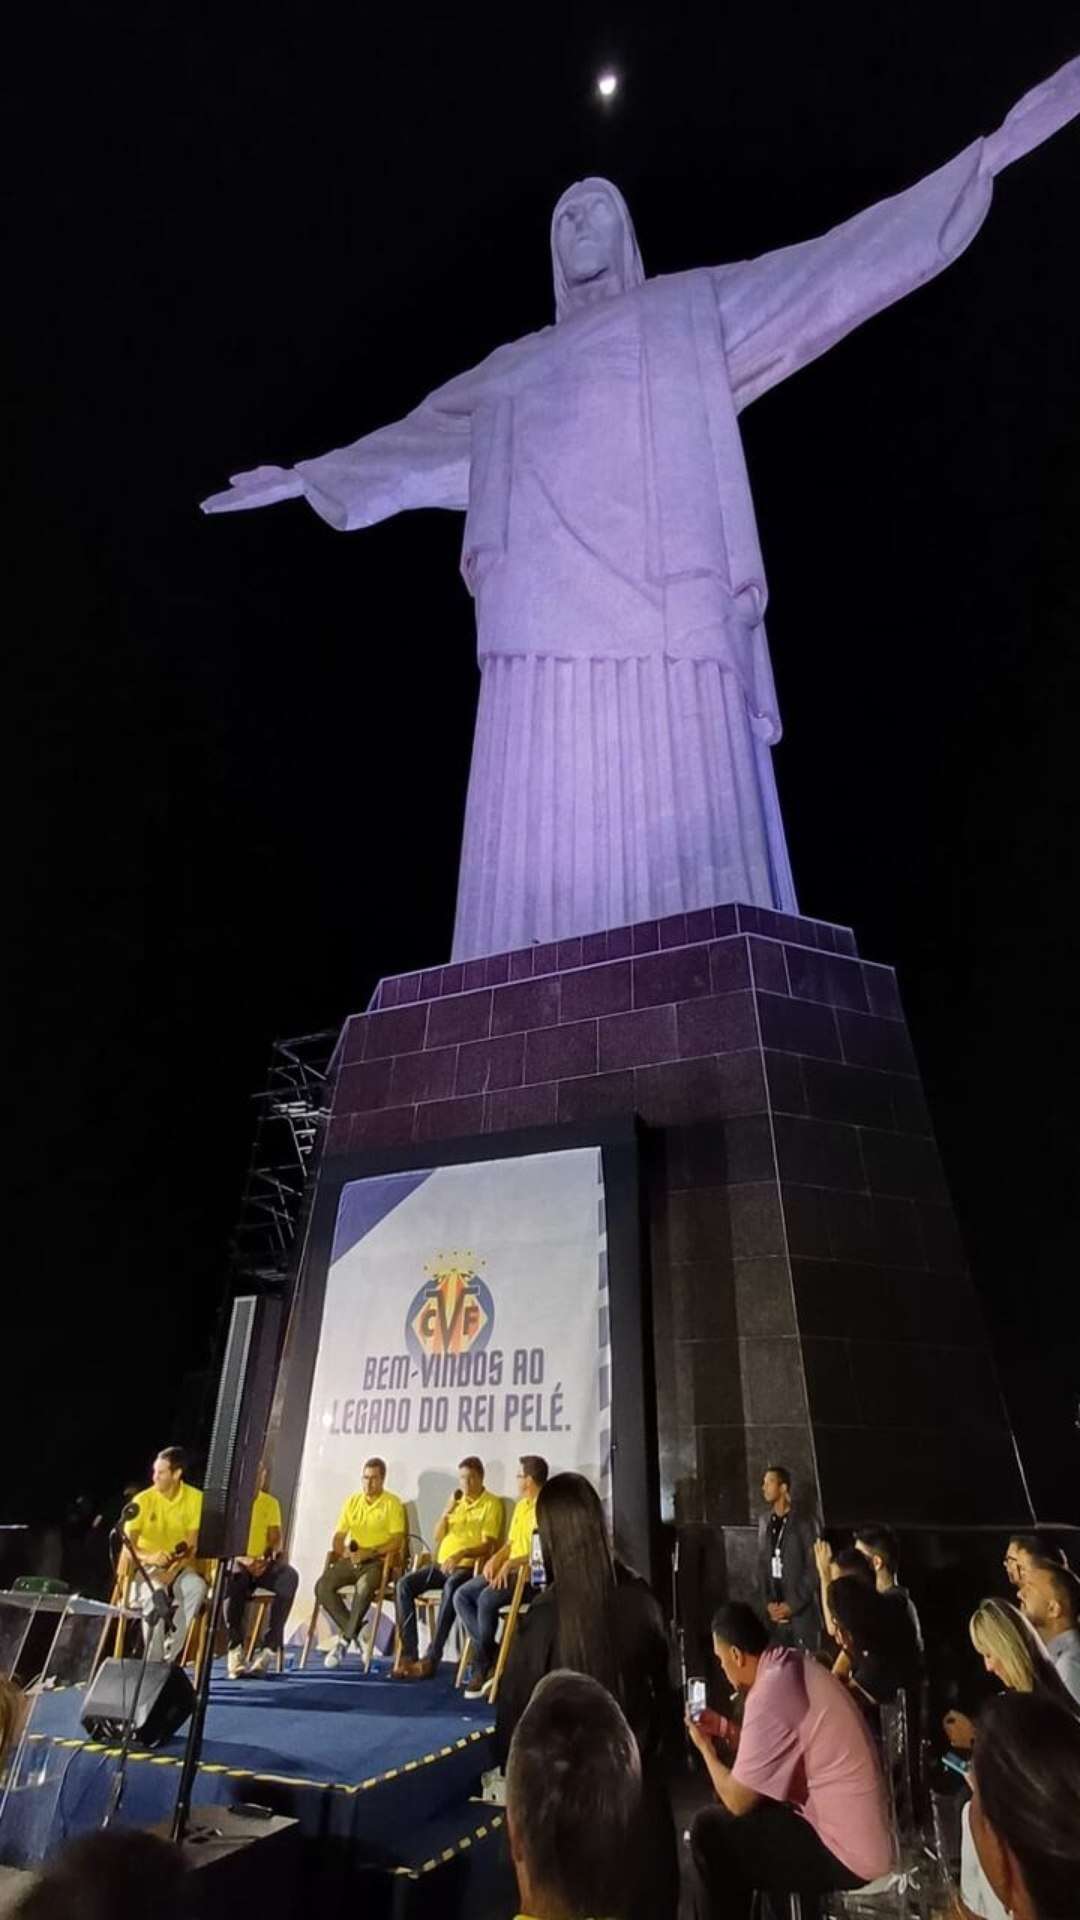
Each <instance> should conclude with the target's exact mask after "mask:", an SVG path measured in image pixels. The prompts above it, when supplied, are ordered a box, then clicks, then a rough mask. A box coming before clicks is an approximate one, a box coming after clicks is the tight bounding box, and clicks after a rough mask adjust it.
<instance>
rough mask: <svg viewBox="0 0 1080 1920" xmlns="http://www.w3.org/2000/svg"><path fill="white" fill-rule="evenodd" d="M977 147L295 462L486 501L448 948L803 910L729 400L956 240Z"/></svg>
mask: <svg viewBox="0 0 1080 1920" xmlns="http://www.w3.org/2000/svg"><path fill="white" fill-rule="evenodd" d="M985 146H986V143H985V142H983V141H981V140H980V141H976V142H975V143H974V144H973V145H972V146H970V147H968V148H967V149H966V150H965V151H964V152H963V153H961V154H960V155H958V156H957V158H956V159H954V160H952V161H950V162H949V163H948V164H947V165H946V166H944V167H942V168H941V169H940V170H939V171H938V172H936V173H934V174H932V175H931V176H930V177H929V178H927V179H926V180H923V181H921V182H920V183H919V184H918V185H917V186H915V187H912V188H910V189H909V190H908V191H907V192H905V193H901V194H899V195H897V196H896V197H895V198H893V199H891V200H887V201H884V202H882V203H881V204H880V205H879V206H876V207H872V208H870V209H869V210H868V211H866V212H864V213H861V214H859V215H857V216H856V217H855V218H854V219H852V220H849V221H847V222H846V223H845V224H843V225H842V226H839V227H837V228H835V229H834V230H833V231H832V232H830V233H828V234H825V235H824V236H822V237H821V238H818V239H816V240H811V241H807V242H805V243H803V244H801V245H796V246H792V247H786V248H783V249H781V250H780V251H778V252H775V253H770V254H766V255H764V256H763V257H762V258H760V259H758V260H752V261H745V262H742V263H739V264H737V265H733V266H722V267H717V268H711V269H710V268H705V269H701V270H698V271H694V272H690V273H685V274H675V275H671V276H665V277H662V278H659V279H654V280H649V281H645V282H644V284H643V285H641V286H638V287H634V288H631V289H630V290H628V291H626V292H623V293H622V294H620V295H618V296H616V297H613V298H610V299H606V300H600V301H598V302H597V303H596V304H595V305H593V306H589V307H586V308H584V309H582V310H581V311H578V312H576V313H574V314H571V315H570V316H569V317H568V318H566V319H564V320H562V321H561V322H560V324H558V325H557V326H555V327H553V328H548V329H546V330H544V331H543V332H541V333H539V334H534V335H531V336H529V337H527V338H526V339H523V340H520V341H517V342H514V343H513V344H511V345H509V346H506V347H502V348H500V349H499V350H498V351H497V352H495V353H493V354H492V355H491V356H490V357H489V358H488V359H487V360H485V361H484V362H483V363H482V365H480V366H479V367H477V368H475V369H474V370H473V371H471V372H469V373H466V374H464V375H462V376H460V377H459V378H458V379H455V380H452V381H450V382H449V383H448V384H447V385H446V386H444V387H441V388H439V389H438V391H437V392H435V393H433V394H431V395H430V396H429V398H428V399H427V400H425V401H424V402H423V403H422V405H421V406H419V407H418V408H417V409H416V410H415V411H414V412H413V413H411V414H409V415H407V416H406V418H405V419H404V420H402V421H400V422H398V423H396V424H395V425H393V426H389V427H385V428H382V429H380V430H379V431H378V432H375V433H371V434H368V435H366V436H365V437H364V438H363V439H361V440H358V441H357V442H355V443H354V444H353V445H352V446H349V447H346V448H343V449H342V450H340V451H339V452H336V453H331V454H328V455H326V456H325V457H323V458H321V459H316V460H308V461H302V462H300V463H299V465H298V467H297V469H296V471H297V473H298V474H299V475H300V477H301V479H302V482H303V487H304V492H305V495H306V497H307V498H308V500H309V501H310V503H311V505H312V506H313V507H314V508H315V509H316V511H317V512H318V513H320V514H321V515H322V516H323V517H324V518H325V519H326V520H328V521H329V522H330V523H331V524H332V525H333V526H335V527H338V528H342V529H352V528H355V527H362V526H369V525H371V524H372V523H374V522H375V521H378V520H381V519H384V518H386V517H387V516H388V515H390V514H393V513H397V512H399V511H401V510H402V509H404V508H407V507H421V506H436V507H451V508H457V509H462V510H465V511H466V513H467V519H466V525H465V539H464V553H463V571H464V574H465V578H466V581H467V583H468V585H469V587H470V589H471V591H472V593H473V594H474V595H475V599H476V614H477V630H478V639H479V657H480V667H481V676H482V684H481V690H480V703H479V712H478V718H477V727H476V738H475V743H474V749H473V761H472V771H471V775H470V781H469V793H468V801H467V808H466V817H465V834H464V843H463V849H462V860H461V874H460V881H459V889H458V907H457V921H456V927H455V935H454V948H453V956H454V958H455V959H458V960H460V959H467V958H471V957H474V956H476V955H479V954H485V953H494V952H499V951H502V950H505V949H508V948H514V947H520V946H524V945H528V944H529V943H530V942H531V941H538V940H544V941H546V940H552V939H558V938H561V937H564V936H567V935H570V934H577V933H587V932H590V931H594V930H597V929H600V928H604V927H612V926H618V925H621V924H624V923H626V922H629V921H634V920H642V919H647V918H652V917H653V916H659V915H664V914H672V913H677V912H680V911H682V910H683V909H690V908H694V907H700V906H706V905H712V904H714V903H716V902H720V901H727V900H743V901H747V902H750V903H751V904H757V905H761V906H770V907H779V908H783V909H787V910H792V909H794V907H795V893H794V888H793V884H792V878H791V870H790V866H789V862H788V857H787V850H786V846H785V842H784V832H783V826H782V823H781V818H780V810H779V806H778V802H777V795H776V787H775V783H774V778H773V771H772V763H771V749H772V745H773V743H774V742H775V741H776V740H777V739H778V738H779V736H780V720H779V713H778V708H777V701H776V696H775V691H774V688H773V680H772V673H771V669H770V665H769V655H768V648H767V644H766V639H765V628H764V624H763V615H764V610H765V600H766V588H765V575H764V569H763V566H762V562H761V554H760V550H759V547H758V541H757V533H756V529H755V524H754V514H753V505H752V501H751V496H750V487H749V482H748V479H747V475H746V469H745V464H744V460H743V453H742V446H741V440H740V435H739V429H738V423H737V414H738V413H739V411H740V410H741V409H742V408H743V407H745V406H747V405H748V404H749V402H750V401H752V400H755V399H756V398H757V397H758V395H759V394H762V393H766V392H767V391H768V390H769V388H770V387H773V386H775V385H776V384H777V383H778V382H779V381H781V380H783V379H785V378H786V377H787V376H788V374H790V373H794V372H795V371H796V370H797V369H798V368H799V367H801V366H805V365H806V364H807V362H808V361H810V360H812V359H814V358H815V357H816V356H817V355H818V354H820V353H823V352H825V351H826V350H827V349H828V348H829V347H831V346H832V345H833V344H834V343H835V342H836V341H838V340H840V339H842V338H843V336H844V335H845V334H847V333H849V332H850V331H851V330H852V329H853V328H854V327H856V326H858V325H859V324H860V323H861V322H862V321H863V320H865V319H867V318H868V317H869V316H870V315H872V314H874V313H876V312H879V311H880V310H881V309H882V308H884V307H886V306H888V305H889V304H890V303H891V302H892V301H894V300H896V299H898V298H900V297H901V296H902V295H904V294H906V293H908V292H910V291H911V290H912V289H913V288H914V287H917V286H918V285H919V284H920V283H921V282H923V281H925V280H929V279H931V278H932V277H933V276H934V275H935V274H937V273H938V272H940V271H941V270H942V269H943V268H944V267H945V266H947V265H948V264H949V262H950V261H951V260H953V259H955V257H956V256H957V254H958V253H960V252H961V251H962V250H963V248H964V247H965V246H966V245H967V244H968V242H969V241H970V240H971V238H972V237H973V235H974V234H975V233H976V231H977V230H978V228H979V226H980V224H981V222H982V220H983V218H984V217H985V214H986V211H987V208H988V207H989V204H990V197H991V190H992V177H991V170H990V167H989V166H988V165H987V164H986V163H985V162H984V148H985ZM823 571H824V568H823ZM815 644H816V642H815Z"/></svg>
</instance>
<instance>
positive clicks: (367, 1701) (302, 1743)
mask: <svg viewBox="0 0 1080 1920" xmlns="http://www.w3.org/2000/svg"><path fill="white" fill-rule="evenodd" d="M219 1666H220V1668H221V1670H220V1671H215V1674H214V1679H213V1682H212V1686H211V1694H210V1705H209V1709H208V1712H207V1718H206V1733H205V1739H204V1742H203V1752H202V1761H201V1764H200V1767H199V1773H198V1778H197V1781H196V1786H195V1793H194V1804H195V1805H196V1806H212V1805H222V1804H230V1803H232V1802H234V1801H238V1800H248V1801H257V1802H259V1803H260V1804H262V1805H264V1806H270V1807H272V1808H273V1810H274V1811H275V1812H277V1813H287V1814H291V1815H293V1816H295V1817H296V1818H297V1819H298V1820H299V1821H300V1823H301V1827H302V1829H303V1831H304V1833H305V1834H306V1835H307V1836H309V1838H311V1839H316V1838H318V1839H323V1840H334V1841H337V1842H338V1843H344V1844H345V1845H346V1847H347V1848H348V1851H349V1853H350V1854H351V1855H353V1857H354V1859H355V1860H356V1862H357V1863H358V1864H360V1863H362V1864H365V1865H367V1866H384V1867H396V1868H398V1869H401V1868H405V1869H408V1870H410V1871H411V1872H416V1871H417V1870H418V1869H421V1868H423V1867H424V1866H425V1865H427V1864H428V1861H429V1860H430V1858H431V1853H430V1851H425V1848H426V1847H428V1848H433V1847H435V1846H436V1842H438V1852H439V1853H440V1854H441V1855H443V1857H447V1849H448V1848H449V1847H451V1846H452V1845H453V1844H454V1842H453V1840H452V1839H448V1838H447V1834H448V1833H450V1832H451V1830H452V1829H453V1830H456V1827H455V1822H456V1824H457V1825H459V1826H460V1827H461V1837H462V1839H463V1840H464V1841H465V1843H466V1845H468V1844H470V1843H471V1844H475V1841H476V1838H477V1835H478V1832H479V1829H480V1828H486V1829H487V1832H490V1831H491V1830H492V1827H493V1825H494V1826H495V1827H496V1828H497V1826H498V1825H500V1824H501V1822H498V1821H495V1822H494V1823H493V1822H492V1820H491V1818H490V1816H489V1817H488V1818H487V1819H486V1820H485V1814H486V1813H487V1809H485V1808H483V1807H481V1806H470V1805H469V1804H468V1803H469V1798H470V1795H471V1794H474V1793H475V1792H476V1791H477V1788H478V1784H479V1777H480V1774H481V1773H482V1772H483V1771H485V1770H486V1769H487V1768H488V1767H489V1766H491V1765H492V1764H493V1760H492V1750H491V1742H490V1734H491V1731H492V1727H491V1709H490V1707H488V1706H487V1704H486V1703H485V1702H484V1701H477V1702H475V1703H474V1702H471V1701H467V1700H465V1699H463V1697H462V1695H461V1694H460V1693H459V1692H457V1691H456V1690H455V1688H454V1686H453V1683H452V1677H451V1676H452V1674H453V1668H452V1667H451V1666H450V1665H447V1667H446V1676H445V1677H443V1676H442V1675H440V1676H438V1677H437V1678H435V1679H433V1680H429V1681H416V1682H403V1681H391V1680H390V1678H389V1673H388V1668H387V1666H386V1664H385V1663H376V1666H375V1667H374V1668H373V1669H372V1672H371V1673H370V1674H368V1675H364V1674H362V1673H361V1672H360V1671H359V1667H358V1665H357V1666H350V1665H346V1666H345V1667H343V1668H341V1669H339V1670H338V1671H337V1672H335V1673H326V1672H325V1671H323V1670H322V1669H320V1668H308V1669H307V1670H306V1671H305V1672H303V1673H301V1672H299V1671H297V1670H292V1671H287V1672H286V1673H284V1674H282V1675H281V1676H280V1677H279V1676H270V1677H268V1678H266V1679H260V1680H234V1681H230V1680H229V1679H227V1678H226V1677H225V1674H224V1668H223V1663H219ZM83 1698H84V1694H83V1690H82V1689H81V1688H69V1689H64V1690H61V1691H58V1692H56V1693H52V1694H45V1695H43V1696H42V1697H41V1699H40V1700H39V1702H38V1705H37V1708H36V1711H35V1714H34V1718H33V1723H32V1737H34V1738H35V1739H45V1740H48V1741H49V1742H51V1743H52V1744H53V1746H54V1748H55V1746H56V1745H57V1744H59V1743H63V1744H64V1745H67V1744H68V1743H70V1752H71V1759H70V1763H68V1767H67V1773H66V1775H65V1779H64V1785H63V1791H62V1793H61V1795H60V1801H59V1806H58V1811H57V1816H56V1822H55V1831H54V1833H53V1837H52V1843H53V1845H56V1844H58V1843H59V1842H60V1841H61V1840H62V1839H63V1838H65V1837H67V1836H69V1835H71V1834H73V1833H77V1832H83V1831H85V1830H87V1829H88V1828H90V1827H93V1826H96V1825H97V1824H98V1823H99V1821H100V1819H101V1817H102V1814H103V1812H104V1810H105V1806H106V1804H107V1801H108V1795H109V1791H110V1787H111V1783H112V1778H113V1774H114V1770H115V1765H116V1761H115V1757H114V1755H113V1753H112V1751H111V1750H108V1749H105V1748H103V1747H101V1746H99V1745H95V1744H94V1743H92V1742H90V1741H89V1740H88V1739H87V1737H86V1735H85V1734H84V1731H83V1728H82V1727H81V1725H80V1722H79V1714H80V1712H81V1710H82V1704H83ZM184 1732H185V1730H184V1729H181V1732H180V1733H179V1734H178V1735H177V1736H176V1738H175V1739H174V1740H173V1741H171V1742H170V1743H169V1744H168V1745H167V1746H165V1747H160V1748H157V1749H155V1751H154V1752H153V1753H150V1754H147V1753H140V1752H139V1751H138V1750H137V1749H135V1750H133V1752H132V1756H131V1761H130V1765H129V1770H128V1779H127V1786H126V1789H125V1796H124V1806H123V1819H124V1822H125V1824H127V1823H130V1824H132V1825H143V1824H153V1823H154V1822H156V1821H159V1820H163V1819H166V1818H168V1816H169V1815H170V1813H171V1811H172V1807H173V1805H174V1802H175V1798H176V1789H177V1784H178V1781H179V1768H180V1763H181V1761H182V1758H183V1752H184ZM448 1823H449V1825H448ZM480 1837H486V1834H483V1835H480Z"/></svg>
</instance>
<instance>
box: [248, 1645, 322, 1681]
mask: <svg viewBox="0 0 1080 1920" xmlns="http://www.w3.org/2000/svg"><path fill="white" fill-rule="evenodd" d="M327 1665H329V1661H328V1662H327ZM276 1667H277V1654H276V1653H275V1652H274V1651H273V1649H272V1648H270V1647H260V1648H259V1651H258V1653H257V1654H256V1655H255V1658H254V1660H253V1661H252V1662H251V1665H250V1666H249V1667H248V1672H249V1674H255V1673H273V1672H274V1670H275V1668H276Z"/></svg>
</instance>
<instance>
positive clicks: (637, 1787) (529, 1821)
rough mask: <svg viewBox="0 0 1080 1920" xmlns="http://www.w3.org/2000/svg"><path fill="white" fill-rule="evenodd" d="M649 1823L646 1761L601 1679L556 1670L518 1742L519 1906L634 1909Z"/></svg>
mask: <svg viewBox="0 0 1080 1920" xmlns="http://www.w3.org/2000/svg"><path fill="white" fill-rule="evenodd" d="M640 1827H641V1762H640V1760H639V1758H638V1750H637V1742H636V1740H635V1739H634V1736H633V1734H632V1733H631V1731H630V1728H629V1727H628V1726H627V1723H626V1720H625V1718H624V1716H623V1713H622V1710H621V1709H620V1708H619V1707H618V1706H616V1704H615V1701H614V1700H613V1699H612V1698H611V1695H610V1694H609V1693H607V1692H605V1690H604V1688H603V1687H602V1686H601V1685H600V1683H599V1681H597V1680H591V1679H589V1678H588V1677H587V1675H585V1674H583V1673H567V1672H559V1673H549V1674H548V1675H547V1676H546V1678H545V1679H543V1680H541V1681H540V1684H539V1685H538V1687H537V1688H536V1690H535V1692H534V1693H533V1696H532V1699H531V1700H530V1701H529V1704H528V1706H527V1707H526V1709H525V1711H524V1713H523V1714H522V1716H521V1719H520V1720H519V1721H518V1724H517V1727H516V1728H515V1731H514V1737H513V1739H512V1741H511V1742H510V1756H509V1759H508V1761H507V1768H506V1829H507V1834H508V1837H509V1841H510V1855H511V1858H512V1860H513V1862H514V1871H515V1873H516V1875H517V1883H518V1896H519V1898H518V1906H519V1910H520V1912H521V1913H522V1914H526V1913H527V1914H531V1915H533V1917H534V1920H585V1916H586V1915H588V1914H605V1913H613V1914H614V1913H625V1912H626V1901H627V1895H628V1892H629V1890H630V1883H631V1880H632V1876H633V1867H632V1865H631V1863H632V1862H633V1860H634V1857H635V1850H636V1846H637V1843H638V1837H639V1832H640Z"/></svg>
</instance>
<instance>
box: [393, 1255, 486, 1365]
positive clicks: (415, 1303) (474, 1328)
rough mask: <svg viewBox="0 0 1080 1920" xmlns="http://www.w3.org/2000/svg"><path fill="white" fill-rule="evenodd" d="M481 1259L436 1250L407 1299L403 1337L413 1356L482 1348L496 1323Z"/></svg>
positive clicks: (474, 1350) (466, 1351)
mask: <svg viewBox="0 0 1080 1920" xmlns="http://www.w3.org/2000/svg"><path fill="white" fill-rule="evenodd" d="M483 1264H484V1262H483V1261H482V1260H477V1258H476V1256H475V1254H472V1253H440V1254H437V1255H436V1257H435V1258H434V1260H429V1261H428V1263H427V1266H426V1268H425V1272H426V1273H427V1274H428V1275H429V1276H430V1277H429V1278H428V1280H427V1281H425V1283H424V1285H423V1286H422V1287H421V1289H420V1291H419V1293H417V1294H416V1295H415V1296H414V1298H413V1300H412V1301H411V1302H410V1304H409V1310H408V1312H407V1314H406V1316H405V1341H406V1344H407V1346H408V1349H409V1352H410V1353H411V1354H413V1356H414V1357H415V1358H416V1359H419V1358H421V1357H422V1356H426V1355H429V1354H444V1353H457V1354H465V1353H473V1352H477V1353H479V1352H481V1351H482V1350H483V1348H484V1347H486V1346H487V1344H488V1341H489V1340H490V1339H491V1334H492V1329H493V1328H494V1325H495V1303H494V1301H493V1300H492V1297H491V1290H490V1288H489V1287H488V1286H487V1284H486V1282H485V1281H483V1280H482V1279H481V1278H480V1274H479V1272H478V1268H480V1267H482V1266H483Z"/></svg>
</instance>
